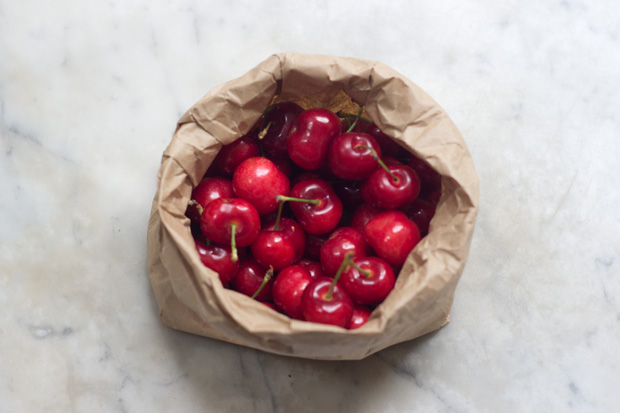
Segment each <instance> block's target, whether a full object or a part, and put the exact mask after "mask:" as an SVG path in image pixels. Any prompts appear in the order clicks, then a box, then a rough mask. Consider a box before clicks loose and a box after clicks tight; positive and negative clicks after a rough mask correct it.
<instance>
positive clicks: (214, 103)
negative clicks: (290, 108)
mask: <svg viewBox="0 0 620 413" xmlns="http://www.w3.org/2000/svg"><path fill="white" fill-rule="evenodd" d="M341 91H344V92H345V93H346V94H348V95H349V96H350V97H351V98H352V99H353V100H354V101H355V102H357V103H359V104H361V105H364V106H365V110H366V113H367V115H368V116H369V117H370V118H371V119H372V120H374V121H375V122H376V123H377V125H378V126H379V127H380V128H381V129H382V130H383V131H384V132H385V133H386V134H388V135H389V136H392V137H393V138H394V139H396V140H398V141H399V142H400V143H401V144H402V145H403V146H404V147H405V148H407V149H408V150H409V151H410V152H411V153H413V154H414V155H416V156H418V157H420V158H422V159H424V160H426V161H427V162H428V163H429V164H430V165H431V166H432V167H433V168H434V169H435V170H436V171H438V172H439V173H440V174H441V175H442V184H443V194H442V197H441V200H440V202H439V205H438V207H437V210H436V213H435V217H434V218H433V221H432V222H431V227H430V232H429V234H428V235H427V236H426V237H425V238H424V239H423V240H422V241H421V242H420V243H419V244H418V245H417V246H416V247H415V249H414V250H413V251H412V252H411V254H410V255H409V257H408V259H407V261H406V263H405V265H404V266H403V268H402V271H401V273H400V275H399V277H398V279H397V282H396V287H395V289H394V291H393V292H392V293H391V294H390V295H389V297H388V298H387V299H386V300H385V301H384V302H383V304H381V305H380V306H379V307H377V309H376V310H375V311H374V312H373V314H372V317H371V318H370V320H369V321H368V322H367V324H366V325H364V326H363V327H362V328H360V329H358V330H351V331H349V330H344V329H341V328H339V327H334V326H329V325H322V324H315V323H308V322H303V321H297V320H291V319H289V318H288V317H286V316H285V315H282V314H279V313H277V312H275V311H273V310H271V309H269V308H267V307H266V306H264V305H263V304H261V303H259V302H256V301H254V300H252V299H250V298H249V297H246V296H244V295H242V294H239V293H236V292H234V291H231V290H226V289H224V288H223V287H222V285H221V283H220V281H219V278H218V275H217V274H216V273H214V272H213V271H211V270H209V269H208V268H206V267H205V266H204V265H203V264H202V263H201V261H200V259H199V257H198V254H197V252H196V249H195V246H194V242H193V239H192V235H191V233H190V228H189V220H188V219H187V218H185V215H184V213H185V209H186V207H187V202H188V200H189V197H190V194H191V192H192V188H193V187H194V186H195V185H196V184H197V183H198V182H199V181H200V180H201V178H202V176H203V175H204V173H205V171H206V170H207V167H208V166H209V165H210V163H211V161H212V160H213V158H214V157H215V155H216V154H217V152H218V150H219V149H220V148H221V146H222V145H223V144H224V145H225V144H228V143H231V142H232V141H234V140H235V139H237V138H239V137H241V136H242V135H243V134H245V133H246V132H247V131H248V130H249V129H250V128H251V126H252V125H253V124H254V123H255V122H256V121H257V120H258V118H259V117H260V116H261V114H262V113H263V111H264V110H265V109H266V108H267V106H268V105H269V103H270V102H271V101H272V99H273V98H274V96H275V95H278V100H279V101H286V100H294V101H299V100H304V99H305V101H312V99H316V100H317V101H325V100H329V99H330V98H331V97H333V96H336V95H337V94H338V93H339V92H341ZM477 204H478V178H477V175H476V172H475V170H474V165H473V162H472V159H471V156H470V154H469V151H468V149H467V147H466V144H465V142H464V141H463V139H462V137H461V135H460V133H459V132H458V130H457V129H456V127H455V126H454V124H453V123H452V121H451V120H450V119H449V118H448V116H447V115H446V114H445V112H444V111H443V110H442V109H441V108H440V107H439V105H438V104H437V103H436V102H435V101H434V100H433V99H432V98H431V97H429V96H428V95H427V94H426V93H425V92H424V91H422V90H421V89H420V88H419V87H418V86H416V85H415V84H413V83H412V82H411V81H409V80H408V79H406V78H404V77H403V76H402V75H401V74H399V73H397V72H396V71H394V70H392V69H391V68H389V67H387V66H386V65H384V64H381V63H378V62H371V61H365V60H358V59H352V58H342V57H333V56H318V55H303V54H293V53H287V54H278V55H274V56H271V57H269V58H268V59H267V60H265V61H264V62H262V63H261V64H259V65H258V66H257V67H255V68H254V69H252V70H251V71H249V72H248V73H247V74H245V75H244V76H242V77H240V78H238V79H234V80H232V81H230V82H227V83H225V84H223V85H220V86H218V87H216V88H214V89H213V90H211V91H210V92H209V93H207V94H206V95H205V96H204V97H203V98H202V99H201V100H200V101H199V102H198V103H196V104H195V105H194V106H193V107H192V108H191V109H190V110H189V111H188V112H187V113H186V114H185V115H183V117H182V118H181V119H180V120H179V123H178V126H177V129H176V132H175V134H174V137H173V139H172V141H171V143H170V145H169V146H168V148H167V149H166V150H165V151H164V154H163V158H162V163H161V169H160V171H159V176H158V186H157V193H156V195H155V199H154V201H153V206H152V210H151V218H150V222H149V228H148V268H149V277H150V280H151V284H152V287H153V291H154V293H155V297H156V299H157V302H158V304H159V308H160V317H161V320H162V322H163V324H164V325H166V326H169V327H172V328H175V329H178V330H181V331H186V332H190V333H194V334H198V335H202V336H206V337H211V338H215V339H219V340H224V341H227V342H230V343H236V344H240V345H244V346H248V347H253V348H257V349H260V350H264V351H267V352H271V353H277V354H283V355H288V356H295V357H305V358H311V359H324V360H355V359H362V358H364V357H366V356H368V355H370V354H373V353H375V352H377V351H379V350H381V349H384V348H386V347H388V346H391V345H393V344H396V343H399V342H402V341H406V340H411V339H413V338H416V337H419V336H422V335H424V334H426V333H429V332H431V331H434V330H436V329H438V328H440V327H442V326H444V325H445V324H447V323H448V321H449V311H450V307H451V305H452V301H453V298H454V291H455V288H456V284H457V281H458V279H459V277H460V275H461V273H462V271H463V268H464V265H465V262H466V259H467V254H468V250H469V246H470V242H471V237H472V234H473V230H474V223H475V219H476V213H477Z"/></svg>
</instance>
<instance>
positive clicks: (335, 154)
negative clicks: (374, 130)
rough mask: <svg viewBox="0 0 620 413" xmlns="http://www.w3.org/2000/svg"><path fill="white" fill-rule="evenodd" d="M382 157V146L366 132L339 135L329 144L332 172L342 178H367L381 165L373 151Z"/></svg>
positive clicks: (329, 159)
mask: <svg viewBox="0 0 620 413" xmlns="http://www.w3.org/2000/svg"><path fill="white" fill-rule="evenodd" d="M368 148H372V149H374V151H375V153H376V154H377V156H378V157H379V158H381V148H379V144H378V143H377V142H376V141H375V140H374V138H373V137H372V136H370V135H367V134H365V133H359V132H349V133H343V134H341V135H338V136H337V137H336V138H334V140H333V141H332V143H331V144H330V146H329V152H328V161H329V167H330V168H331V170H332V172H333V173H334V174H335V175H336V176H337V177H339V178H342V179H349V180H354V179H365V178H367V177H368V176H370V174H371V173H372V172H373V171H374V170H375V169H377V168H378V167H379V164H378V163H377V160H376V159H375V158H374V154H373V151H372V150H370V149H368Z"/></svg>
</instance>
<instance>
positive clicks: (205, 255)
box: [194, 240, 239, 285]
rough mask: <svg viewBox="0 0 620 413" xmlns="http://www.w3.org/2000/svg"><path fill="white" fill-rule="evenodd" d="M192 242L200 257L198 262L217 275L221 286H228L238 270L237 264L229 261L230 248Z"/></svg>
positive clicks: (197, 241)
mask: <svg viewBox="0 0 620 413" xmlns="http://www.w3.org/2000/svg"><path fill="white" fill-rule="evenodd" d="M194 242H195V243H196V250H197V251H198V255H199V256H200V261H202V263H203V264H204V265H205V267H207V268H210V269H212V270H213V271H215V272H216V273H218V275H219V276H220V281H221V282H222V285H226V284H228V283H229V282H230V280H232V279H233V277H234V276H235V274H236V273H237V270H238V269H239V263H238V262H233V261H232V260H231V256H232V254H231V251H230V248H228V247H225V246H223V245H215V244H211V245H206V244H204V243H203V242H202V241H199V240H194Z"/></svg>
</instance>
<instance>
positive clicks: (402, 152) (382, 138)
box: [365, 123, 409, 159]
mask: <svg viewBox="0 0 620 413" xmlns="http://www.w3.org/2000/svg"><path fill="white" fill-rule="evenodd" d="M365 132H366V133H367V134H369V135H370V136H372V137H373V138H375V140H376V141H377V143H378V144H379V146H380V147H381V152H382V153H383V155H386V156H392V157H394V158H397V159H403V158H408V157H409V152H407V150H406V149H405V148H403V147H402V146H400V145H399V144H398V143H396V140H394V139H392V138H390V137H389V136H387V135H386V134H385V133H383V132H382V131H381V129H379V127H378V126H377V124H376V123H372V124H371V125H370V126H368V128H367V129H366V130H365Z"/></svg>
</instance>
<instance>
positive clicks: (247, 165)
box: [232, 156, 290, 215]
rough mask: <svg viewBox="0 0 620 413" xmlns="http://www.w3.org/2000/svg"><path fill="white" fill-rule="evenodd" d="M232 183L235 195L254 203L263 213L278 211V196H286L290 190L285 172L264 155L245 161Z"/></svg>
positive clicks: (260, 212)
mask: <svg viewBox="0 0 620 413" xmlns="http://www.w3.org/2000/svg"><path fill="white" fill-rule="evenodd" d="M232 185H233V190H234V191H235V195H236V196H237V197H239V198H242V199H245V200H246V201H248V202H250V203H251V204H252V205H254V207H255V208H256V210H257V211H258V213H259V214H261V215H264V214H269V213H270V212H274V211H276V210H277V209H278V205H279V204H278V201H277V200H276V196H278V195H283V196H286V195H288V192H289V190H290V184H289V180H288V177H287V176H286V175H285V174H284V172H282V171H281V170H280V169H279V168H278V167H277V166H276V164H274V163H273V162H272V161H270V160H269V159H267V158H263V157H262V156H257V157H253V158H249V159H246V160H245V161H243V162H242V163H241V164H240V165H239V166H238V167H237V169H236V170H235V173H234V175H233V179H232Z"/></svg>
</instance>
